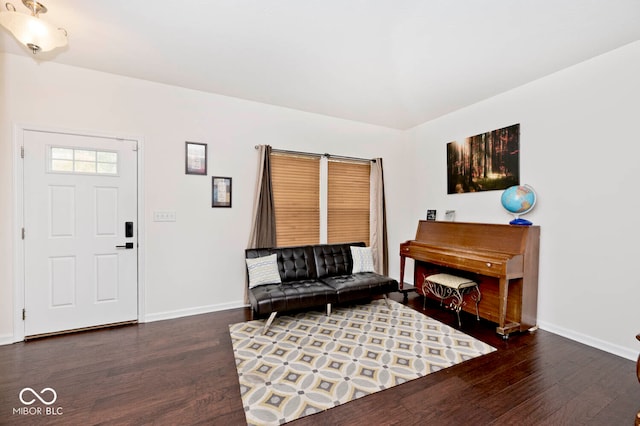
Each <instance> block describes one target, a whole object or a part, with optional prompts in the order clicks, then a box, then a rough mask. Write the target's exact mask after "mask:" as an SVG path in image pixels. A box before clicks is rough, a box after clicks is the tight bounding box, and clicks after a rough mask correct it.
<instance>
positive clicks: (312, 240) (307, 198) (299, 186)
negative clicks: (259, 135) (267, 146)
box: [271, 153, 320, 247]
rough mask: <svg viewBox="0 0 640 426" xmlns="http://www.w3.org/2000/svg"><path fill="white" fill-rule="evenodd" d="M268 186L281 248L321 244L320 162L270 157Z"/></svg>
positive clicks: (304, 158) (308, 159)
mask: <svg viewBox="0 0 640 426" xmlns="http://www.w3.org/2000/svg"><path fill="white" fill-rule="evenodd" d="M271 185H272V187H273V188H272V189H273V199H274V204H275V215H276V242H277V245H278V246H280V247H284V246H295V245H303V244H317V243H318V242H319V241H320V159H319V158H317V157H303V156H293V155H283V154H279V153H272V154H271Z"/></svg>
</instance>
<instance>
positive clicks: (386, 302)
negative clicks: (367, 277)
mask: <svg viewBox="0 0 640 426" xmlns="http://www.w3.org/2000/svg"><path fill="white" fill-rule="evenodd" d="M382 297H384V303H385V304H386V305H387V308H389V309H393V308H392V307H391V303H389V299H388V298H387V295H386V294H383V295H382Z"/></svg>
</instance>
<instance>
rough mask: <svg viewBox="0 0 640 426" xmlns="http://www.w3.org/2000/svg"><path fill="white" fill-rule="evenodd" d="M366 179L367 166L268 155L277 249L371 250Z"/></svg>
mask: <svg viewBox="0 0 640 426" xmlns="http://www.w3.org/2000/svg"><path fill="white" fill-rule="evenodd" d="M369 176H370V165H369V163H363V162H350V161H336V160H327V159H325V158H322V159H320V158H318V157H314V156H302V155H292V154H286V153H277V152H274V153H272V154H271V183H272V186H273V198H274V204H275V216H276V244H277V245H278V246H279V247H283V246H293V245H303V244H318V243H326V242H328V243H339V242H353V241H364V242H365V243H366V244H367V245H369V209H370V207H369Z"/></svg>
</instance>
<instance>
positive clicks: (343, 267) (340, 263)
mask: <svg viewBox="0 0 640 426" xmlns="http://www.w3.org/2000/svg"><path fill="white" fill-rule="evenodd" d="M351 246H358V247H364V243H344V244H319V245H315V246H312V247H313V256H314V257H315V263H316V270H317V272H318V278H323V277H332V276H336V275H347V274H350V273H351V271H352V270H353V258H352V257H351V248H350V247H351Z"/></svg>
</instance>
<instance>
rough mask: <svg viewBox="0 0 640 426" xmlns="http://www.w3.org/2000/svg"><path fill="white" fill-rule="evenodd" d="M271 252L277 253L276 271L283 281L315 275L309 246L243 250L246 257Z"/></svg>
mask: <svg viewBox="0 0 640 426" xmlns="http://www.w3.org/2000/svg"><path fill="white" fill-rule="evenodd" d="M273 253H276V254H277V255H278V271H279V272H280V278H281V279H282V282H283V283H284V282H287V281H298V280H305V279H314V278H316V277H317V274H316V267H315V261H314V258H313V250H312V248H311V246H298V247H279V248H261V249H247V250H245V256H246V258H248V259H255V258H256V257H263V256H268V255H270V254H273Z"/></svg>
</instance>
